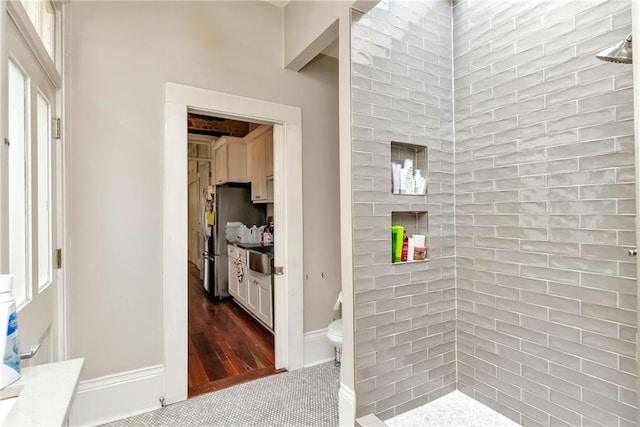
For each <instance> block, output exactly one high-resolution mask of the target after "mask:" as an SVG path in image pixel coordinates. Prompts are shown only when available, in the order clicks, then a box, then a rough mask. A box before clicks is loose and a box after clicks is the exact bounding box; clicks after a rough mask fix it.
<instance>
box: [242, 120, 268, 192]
mask: <svg viewBox="0 0 640 427" xmlns="http://www.w3.org/2000/svg"><path fill="white" fill-rule="evenodd" d="M244 140H245V141H246V142H247V168H248V169H247V173H248V178H249V181H251V200H253V201H254V202H255V203H266V202H272V201H273V200H272V199H273V197H271V195H270V194H269V192H268V191H267V177H268V176H272V175H273V128H272V127H271V126H267V125H262V126H259V127H257V128H256V129H255V130H254V131H253V132H251V133H250V134H249V135H247V136H245V137H244Z"/></svg>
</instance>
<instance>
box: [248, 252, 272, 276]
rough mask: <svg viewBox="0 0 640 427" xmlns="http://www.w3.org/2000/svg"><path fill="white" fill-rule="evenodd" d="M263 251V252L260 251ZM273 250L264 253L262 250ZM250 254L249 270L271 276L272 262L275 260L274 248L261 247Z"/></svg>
mask: <svg viewBox="0 0 640 427" xmlns="http://www.w3.org/2000/svg"><path fill="white" fill-rule="evenodd" d="M258 249H261V250H258ZM264 249H271V251H270V252H267V253H263V252H262V250H264ZM247 252H248V253H249V270H251V271H255V272H256V273H262V274H267V275H269V274H271V260H272V259H273V248H269V247H260V248H251V249H249V250H248V251H247Z"/></svg>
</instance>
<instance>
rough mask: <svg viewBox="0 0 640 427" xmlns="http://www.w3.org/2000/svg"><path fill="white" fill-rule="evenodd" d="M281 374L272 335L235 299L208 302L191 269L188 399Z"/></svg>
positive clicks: (191, 266)
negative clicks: (276, 365) (277, 364)
mask: <svg viewBox="0 0 640 427" xmlns="http://www.w3.org/2000/svg"><path fill="white" fill-rule="evenodd" d="M282 371H284V370H283V369H280V370H276V369H275V355H274V346H273V335H272V334H271V333H269V331H267V330H266V329H265V328H264V327H262V326H261V325H260V324H259V323H258V321H257V320H255V319H254V318H253V317H251V316H250V315H249V314H248V313H246V312H245V311H244V310H243V309H241V308H240V307H238V305H237V304H235V303H234V302H233V301H231V299H226V300H222V301H218V300H215V301H213V300H210V299H208V298H207V297H206V296H205V295H204V290H203V287H202V281H201V280H200V271H199V270H198V268H197V267H196V266H195V265H194V264H192V263H189V397H193V396H197V395H199V394H202V393H208V392H210V391H214V390H219V389H221V388H225V387H229V386H232V385H235V384H239V383H242V382H245V381H249V380H253V379H256V378H261V377H265V376H268V375H272V374H275V373H279V372H282Z"/></svg>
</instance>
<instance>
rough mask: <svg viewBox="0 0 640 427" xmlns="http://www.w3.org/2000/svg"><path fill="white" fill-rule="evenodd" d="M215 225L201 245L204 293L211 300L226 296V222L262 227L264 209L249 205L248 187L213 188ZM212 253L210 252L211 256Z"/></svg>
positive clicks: (227, 294) (232, 185) (249, 190)
mask: <svg viewBox="0 0 640 427" xmlns="http://www.w3.org/2000/svg"><path fill="white" fill-rule="evenodd" d="M214 221H215V223H214V225H213V227H212V228H213V229H212V232H211V237H210V240H209V242H207V244H206V245H205V247H206V248H207V250H205V260H206V261H205V278H204V289H205V293H206V294H207V295H209V296H211V297H215V298H225V297H228V296H229V277H228V260H227V239H226V234H225V226H226V224H227V222H242V223H243V224H244V225H246V226H247V227H249V228H251V227H252V226H254V225H256V226H260V225H264V224H265V221H266V207H265V205H264V204H254V203H252V202H251V188H250V187H249V184H225V185H218V186H216V195H215V220H214ZM211 252H213V253H211Z"/></svg>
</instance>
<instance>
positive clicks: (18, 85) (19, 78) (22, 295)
mask: <svg viewBox="0 0 640 427" xmlns="http://www.w3.org/2000/svg"><path fill="white" fill-rule="evenodd" d="M8 77H9V87H8V89H9V90H8V95H9V128H8V131H9V132H8V133H9V141H11V146H10V149H9V159H8V164H9V166H8V169H9V170H8V175H9V271H10V272H11V274H13V295H14V297H15V299H16V304H17V305H20V303H22V302H23V301H25V300H26V299H27V298H29V295H28V289H29V286H28V285H29V283H30V280H29V272H30V271H31V265H30V264H31V263H30V259H31V258H30V256H29V254H30V247H29V242H30V233H29V229H30V227H29V223H30V217H31V215H30V212H31V209H30V206H29V199H30V194H29V176H30V173H31V171H30V167H29V164H30V161H29V143H28V141H29V132H28V126H27V125H28V123H29V117H28V112H29V105H28V99H29V98H28V97H29V90H28V87H29V82H28V79H27V77H26V76H25V74H24V73H23V72H22V71H21V70H20V68H18V66H17V65H16V64H15V63H14V62H13V61H11V60H10V61H9V75H8Z"/></svg>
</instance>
